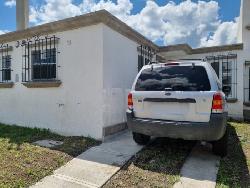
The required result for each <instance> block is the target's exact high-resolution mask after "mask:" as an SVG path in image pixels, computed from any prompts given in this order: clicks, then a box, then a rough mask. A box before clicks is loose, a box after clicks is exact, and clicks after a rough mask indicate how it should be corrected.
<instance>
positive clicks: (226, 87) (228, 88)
mask: <svg viewBox="0 0 250 188" xmlns="http://www.w3.org/2000/svg"><path fill="white" fill-rule="evenodd" d="M222 91H223V92H224V93H225V95H226V96H228V95H229V94H230V93H231V87H230V86H223V87H222Z"/></svg>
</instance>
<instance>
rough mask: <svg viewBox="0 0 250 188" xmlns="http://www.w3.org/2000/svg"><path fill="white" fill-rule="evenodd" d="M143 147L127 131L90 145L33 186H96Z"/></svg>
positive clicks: (66, 187) (40, 187) (105, 180)
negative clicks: (98, 144)
mask: <svg viewBox="0 0 250 188" xmlns="http://www.w3.org/2000/svg"><path fill="white" fill-rule="evenodd" d="M141 149H142V147H141V146H138V145H137V144H136V143H135V142H134V141H133V139H132V135H131V133H129V132H124V133H122V134H120V135H117V136H116V137H113V138H110V139H109V140H107V141H106V142H104V143H103V144H101V145H100V146H96V147H93V148H90V149H89V150H87V151H86V152H84V153H82V154H81V155H79V156H78V157H77V158H74V159H73V160H71V161H70V162H68V163H67V164H66V165H65V166H63V167H61V168H59V169H58V170H56V171H55V172H54V174H53V175H51V176H47V177H45V178H44V179H42V180H41V181H40V182H38V183H37V184H35V185H34V186H32V188H97V187H101V186H102V185H103V184H105V183H106V182H107V181H108V180H109V179H110V178H111V177H112V176H113V175H114V174H115V173H116V172H117V171H118V170H120V168H121V167H122V166H123V165H124V164H125V163H126V162H127V161H128V160H129V159H130V158H131V157H132V156H133V155H135V154H136V153H137V152H138V151H140V150H141Z"/></svg>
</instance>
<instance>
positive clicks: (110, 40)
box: [0, 0, 250, 140]
mask: <svg viewBox="0 0 250 188" xmlns="http://www.w3.org/2000/svg"><path fill="white" fill-rule="evenodd" d="M24 1H27V0H22V1H17V7H19V12H17V17H18V19H17V20H19V21H18V29H19V30H18V31H15V32H11V33H7V34H3V35H0V44H2V45H1V46H0V61H1V62H2V64H1V65H0V82H1V83H0V122H2V123H6V124H17V125H21V126H29V127H40V128H49V129H51V130H52V131H55V132H58V133H60V134H63V135H84V136H91V137H93V138H96V139H100V140H101V139H103V137H105V136H108V135H110V134H113V133H115V132H118V131H120V130H122V129H124V128H126V117H125V110H126V96H127V93H128V90H129V89H130V87H131V85H132V82H133V80H134V78H135V76H136V74H137V72H138V69H140V67H141V66H142V65H143V64H147V63H150V62H151V61H166V60H170V59H193V58H195V59H197V58H199V59H207V60H208V61H209V62H211V63H212V65H213V66H214V68H215V70H216V71H217V73H218V75H219V76H220V79H221V80H222V81H223V83H224V84H227V85H231V86H232V92H231V94H230V95H229V98H228V102H229V107H230V116H232V117H234V118H238V119H242V118H243V116H244V117H245V118H248V117H249V118H250V108H249V107H248V106H250V103H249V66H250V62H249V63H248V60H249V61H250V53H248V51H250V13H249V12H248V11H247V10H248V9H250V0H244V1H243V6H242V11H241V25H240V26H239V44H234V45H227V46H217V47H209V48H199V49H192V48H191V47H189V46H188V45H187V44H181V45H175V46H164V47H160V46H157V45H156V44H154V43H153V42H151V41H150V40H148V39H147V38H145V37H144V36H142V35H141V34H139V33H138V32H136V31H135V30H133V29H132V28H130V27H129V26H127V25H126V24H125V23H123V22H122V21H120V20H119V19H117V18H116V17H114V16H113V15H111V14H110V13H109V12H107V11H105V10H101V11H97V12H93V13H89V14H85V15H82V16H77V17H73V18H68V19H64V20H60V21H56V22H52V23H47V24H43V25H40V26H35V27H31V28H26V27H27V23H28V21H27V14H28V13H27V12H28V11H27V6H28V5H27V4H25V3H21V4H18V2H24ZM20 7H21V8H20ZM20 10H21V11H20ZM19 22H20V23H19Z"/></svg>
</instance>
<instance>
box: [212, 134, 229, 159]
mask: <svg viewBox="0 0 250 188" xmlns="http://www.w3.org/2000/svg"><path fill="white" fill-rule="evenodd" d="M227 141H228V131H227V130H226V132H225V134H224V135H223V137H222V138H221V139H219V140H217V141H214V142H212V145H213V153H214V154H215V155H219V156H220V157H225V156H226V155H227Z"/></svg>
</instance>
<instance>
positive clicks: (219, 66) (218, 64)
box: [206, 54, 237, 98]
mask: <svg viewBox="0 0 250 188" xmlns="http://www.w3.org/2000/svg"><path fill="white" fill-rule="evenodd" d="M206 60H207V61H208V62H209V63H211V65H212V67H213V68H214V70H215V72H216V74H217V75H218V77H219V79H220V81H221V83H222V86H230V87H231V92H230V93H229V95H228V96H227V97H229V98H237V54H228V55H218V56H208V57H206Z"/></svg>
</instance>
